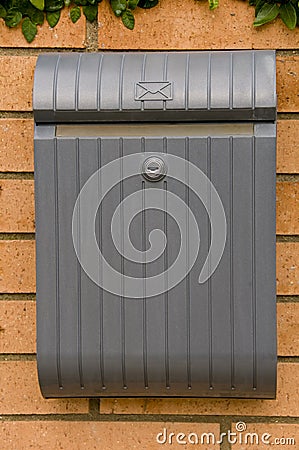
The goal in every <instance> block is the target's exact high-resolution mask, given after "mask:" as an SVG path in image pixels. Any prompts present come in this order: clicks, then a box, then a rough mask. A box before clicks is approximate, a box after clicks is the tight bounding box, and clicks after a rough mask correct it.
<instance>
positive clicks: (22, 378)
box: [0, 361, 88, 448]
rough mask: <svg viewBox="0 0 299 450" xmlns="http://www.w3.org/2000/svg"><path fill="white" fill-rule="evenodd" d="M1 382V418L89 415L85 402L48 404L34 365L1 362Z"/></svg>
mask: <svg viewBox="0 0 299 450" xmlns="http://www.w3.org/2000/svg"><path fill="white" fill-rule="evenodd" d="M0 379H1V385H0V414H81V413H82V414H83V413H87V412H88V400H86V399H59V400H52V399H51V400H45V399H44V398H43V397H42V395H41V393H40V390H39V385H38V379H37V370H36V362H35V361H1V362H0ZM19 448H22V447H19ZM23 448H24V447H23Z"/></svg>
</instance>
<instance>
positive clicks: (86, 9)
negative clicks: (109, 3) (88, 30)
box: [83, 5, 98, 22]
mask: <svg viewBox="0 0 299 450" xmlns="http://www.w3.org/2000/svg"><path fill="white" fill-rule="evenodd" d="M83 14H84V16H85V17H86V19H87V20H88V21H89V22H93V21H94V20H95V19H96V18H97V15H98V5H87V6H83Z"/></svg>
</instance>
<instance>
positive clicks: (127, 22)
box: [121, 9, 135, 30]
mask: <svg viewBox="0 0 299 450" xmlns="http://www.w3.org/2000/svg"><path fill="white" fill-rule="evenodd" d="M121 19H122V21H123V24H124V26H125V27H126V28H129V30H133V28H134V25H135V18H134V16H133V14H132V13H131V11H130V10H128V9H127V10H126V11H124V12H123V13H122V15H121Z"/></svg>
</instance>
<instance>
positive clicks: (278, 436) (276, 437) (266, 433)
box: [231, 423, 299, 450]
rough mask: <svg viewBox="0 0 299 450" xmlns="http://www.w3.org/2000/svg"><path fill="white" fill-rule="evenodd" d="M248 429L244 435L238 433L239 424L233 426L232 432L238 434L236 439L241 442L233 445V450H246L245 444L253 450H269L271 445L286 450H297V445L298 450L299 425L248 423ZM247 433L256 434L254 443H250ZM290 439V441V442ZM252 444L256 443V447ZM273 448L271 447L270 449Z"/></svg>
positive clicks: (253, 437)
mask: <svg viewBox="0 0 299 450" xmlns="http://www.w3.org/2000/svg"><path fill="white" fill-rule="evenodd" d="M245 426H246V429H245V431H244V432H243V433H240V432H238V431H237V430H238V427H240V423H239V425H238V424H237V423H235V424H233V426H232V431H233V432H234V433H237V435H236V437H237V438H238V440H239V439H240V440H241V443H240V442H239V443H236V444H233V445H232V447H231V448H232V450H244V448H245V447H244V444H246V442H247V445H248V447H246V448H250V449H252V450H263V449H265V450H266V449H268V448H269V447H270V446H271V445H274V446H275V447H277V448H281V449H282V448H283V449H285V450H295V448H296V444H297V448H298V442H299V425H298V424H281V423H276V424H273V423H248V424H245ZM246 433H255V436H252V439H253V441H250V436H249V435H248V436H247V441H246ZM289 439H290V440H289ZM250 442H254V443H255V445H253V444H251V443H250ZM256 443H257V444H256ZM270 448H271V447H270Z"/></svg>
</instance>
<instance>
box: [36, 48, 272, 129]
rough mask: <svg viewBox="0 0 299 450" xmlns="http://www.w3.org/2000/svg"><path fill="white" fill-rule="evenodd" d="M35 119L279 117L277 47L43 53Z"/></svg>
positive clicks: (39, 60)
mask: <svg viewBox="0 0 299 450" xmlns="http://www.w3.org/2000/svg"><path fill="white" fill-rule="evenodd" d="M33 109H34V116H35V121H36V122H37V123H43V122H59V123H67V122H69V121H72V122H74V121H75V122H113V121H130V120H131V121H157V120H159V121H184V120H185V121H198V120H201V121H213V120H217V121H222V120H223V121H228V120H240V121H246V120H251V121H256V120H264V121H265V120H269V121H274V120H275V118H276V86H275V52H274V51H270V50H265V51H263V50H262V51H260V50H259V51H221V52H220V51H215V52H155V53H150V52H147V53H142V52H138V53H137V52H133V53H114V52H113V53H106V52H105V53H89V54H81V53H70V54H65V53H64V54H59V53H56V54H46V55H41V56H40V57H39V58H38V61H37V66H36V70H35V79H34V92H33Z"/></svg>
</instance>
